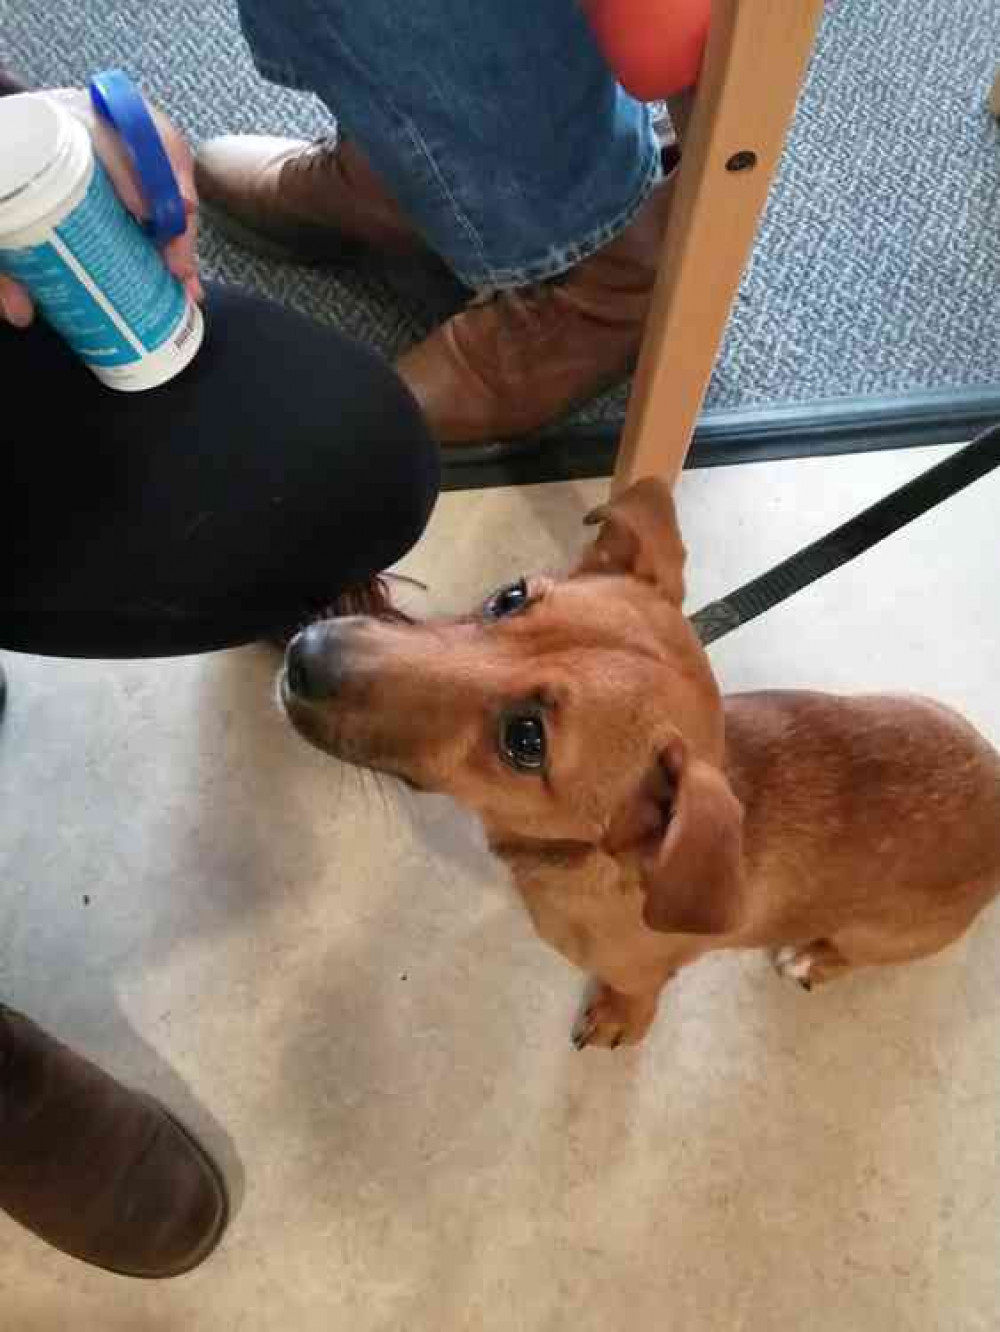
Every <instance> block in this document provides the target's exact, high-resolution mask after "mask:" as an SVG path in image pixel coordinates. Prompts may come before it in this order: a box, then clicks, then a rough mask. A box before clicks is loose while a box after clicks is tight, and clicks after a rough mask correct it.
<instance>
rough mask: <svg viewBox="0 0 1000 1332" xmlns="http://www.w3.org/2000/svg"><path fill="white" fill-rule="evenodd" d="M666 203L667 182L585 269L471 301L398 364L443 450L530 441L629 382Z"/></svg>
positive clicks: (583, 265) (587, 261)
mask: <svg viewBox="0 0 1000 1332" xmlns="http://www.w3.org/2000/svg"><path fill="white" fill-rule="evenodd" d="M671 193H672V181H671V180H670V179H666V180H664V181H662V182H661V183H660V184H659V185H657V186H656V188H655V189H654V191H653V193H652V195H651V196H650V197H649V199H647V201H646V202H645V203H644V204H643V206H642V208H640V210H639V212H638V214H637V215H636V217H635V218H634V219H633V221H632V223H631V224H630V225H629V226H628V227H627V228H626V229H625V231H624V232H622V234H621V235H620V236H618V237H616V239H615V240H613V241H611V243H610V244H609V245H605V246H604V248H603V249H601V250H599V251H598V252H597V253H596V254H593V255H591V256H590V258H589V259H585V260H583V262H582V263H580V264H577V266H576V267H575V268H573V269H571V270H570V271H569V272H568V273H565V274H563V275H561V276H560V277H558V278H555V279H553V280H551V281H548V282H540V283H537V284H536V285H534V286H531V287H522V288H518V289H516V290H511V291H500V292H497V293H495V294H493V295H490V296H488V297H485V298H479V299H477V300H475V301H473V302H472V304H471V305H469V306H468V307H467V308H466V309H465V310H463V311H462V312H461V313H460V314H457V315H454V316H453V317H452V318H451V319H449V320H448V322H447V323H445V324H443V325H442V326H441V327H440V328H439V329H436V330H435V331H434V332H433V333H432V334H431V335H430V337H428V338H427V339H425V341H423V342H421V343H419V344H418V345H417V346H416V347H414V348H412V349H411V350H410V351H408V352H406V353H405V354H404V355H403V356H402V357H401V358H400V359H399V360H398V361H397V362H396V369H397V370H398V371H399V373H400V375H402V377H403V379H404V380H405V381H406V383H407V385H408V386H409V388H410V390H411V392H412V393H413V395H414V396H415V397H416V399H417V401H418V402H419V403H420V406H421V407H422V408H423V410H424V412H425V414H426V416H427V419H428V422H429V423H430V427H431V430H432V431H433V432H434V434H435V435H436V437H437V439H438V440H439V441H440V442H441V443H442V444H465V443H469V444H471V443H475V442H478V441H482V440H492V439H504V438H507V437H510V436H512V435H524V434H528V433H530V432H531V431H534V430H538V429H540V428H541V427H542V426H545V425H548V424H549V423H550V422H552V421H554V420H555V419H557V418H558V417H559V416H561V415H563V413H564V412H566V411H567V410H568V409H569V408H570V407H572V406H574V405H575V404H577V403H579V402H581V401H584V400H585V399H587V398H589V397H592V396H593V395H594V394H595V393H598V392H600V391H601V390H602V389H605V388H607V387H608V386H609V385H611V384H613V383H615V382H616V381H617V380H619V379H621V378H622V377H623V376H624V375H625V374H626V372H627V371H628V369H629V366H630V363H631V362H632V360H633V358H634V357H635V355H636V353H637V352H638V350H639V343H640V341H641V340H642V332H643V327H644V325H645V321H646V315H647V313H648V311H649V303H650V298H651V296H652V294H653V284H654V282H655V280H656V272H657V266H658V264H659V261H660V252H661V248H662V245H663V235H664V232H665V230H666V225H667V215H668V212H669V208H670V197H671Z"/></svg>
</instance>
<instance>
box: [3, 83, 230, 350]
mask: <svg viewBox="0 0 1000 1332" xmlns="http://www.w3.org/2000/svg"><path fill="white" fill-rule="evenodd" d="M45 96H46V97H53V98H57V99H58V100H59V101H60V102H62V104H63V105H64V106H65V107H67V108H68V110H70V111H71V112H72V113H73V115H75V116H76V117H77V119H78V120H80V121H82V122H83V124H84V125H85V126H86V127H87V130H88V131H89V133H90V137H91V139H92V140H93V143H94V149H95V151H96V153H97V155H98V157H99V158H100V159H101V162H102V163H103V164H104V168H105V170H106V171H107V173H108V175H109V176H110V178H111V182H112V184H113V185H114V187H115V189H116V190H117V192H118V195H119V197H120V198H121V201H122V203H123V204H124V205H125V207H126V208H127V209H128V210H129V212H130V213H131V214H132V215H133V217H136V218H138V219H139V221H140V222H141V221H145V219H146V218H147V217H148V211H147V209H146V204H145V200H144V199H143V196H142V190H141V188H140V186H139V182H138V178H137V177H136V174H135V171H134V170H133V168H132V164H131V162H130V161H129V157H128V153H127V152H126V151H125V147H124V145H123V144H122V141H121V140H120V139H119V137H118V135H117V134H116V133H115V131H114V130H113V129H112V128H111V126H110V125H109V124H107V122H106V121H104V120H102V119H101V118H100V117H99V116H98V115H96V114H95V112H94V108H93V107H92V105H91V102H90V96H89V94H88V93H86V92H85V91H84V90H83V89H79V88H58V89H47V90H46V92H45ZM147 106H149V104H148V103H147ZM149 112H150V114H151V115H152V117H153V120H154V122H155V124H156V128H157V130H158V131H159V133H160V137H161V138H162V140H163V147H164V150H165V151H166V154H167V156H168V157H169V159H170V164H171V166H172V167H173V169H174V175H175V176H176V177H177V184H178V187H179V189H180V192H181V197H182V198H183V200H184V208H185V212H186V213H187V227H186V228H185V230H184V234H183V235H181V236H176V237H174V239H173V240H170V241H168V242H167V244H166V245H165V246H164V247H163V258H164V260H165V261H166V264H167V267H168V268H169V269H170V271H171V273H173V274H174V276H175V277H176V278H177V279H178V280H179V281H180V282H181V283H183V285H184V287H185V289H186V291H187V292H188V294H189V295H190V296H191V297H192V298H193V299H194V300H196V301H200V300H202V298H203V296H204V292H203V291H202V286H201V282H200V281H199V278H198V257H197V252H196V242H197V234H198V193H197V190H196V189H195V184H194V158H193V157H192V154H191V149H190V148H189V147H188V145H187V143H186V142H185V140H184V138H183V136H182V135H181V133H180V131H179V130H178V129H177V127H176V126H175V125H174V124H173V123H172V122H171V121H170V120H168V119H167V117H166V116H165V115H164V114H163V112H162V111H159V110H157V108H156V107H155V106H149ZM34 313H35V312H34V307H33V305H32V303H31V297H30V296H29V295H28V293H27V292H26V291H25V289H24V288H23V287H22V286H21V285H20V284H19V283H17V282H15V281H14V280H13V278H9V277H6V276H4V275H3V274H0V320H4V319H5V320H6V321H7V322H8V323H10V324H13V325H14V326H15V327H17V328H27V326H28V325H29V324H30V323H31V321H32V319H33V318H34Z"/></svg>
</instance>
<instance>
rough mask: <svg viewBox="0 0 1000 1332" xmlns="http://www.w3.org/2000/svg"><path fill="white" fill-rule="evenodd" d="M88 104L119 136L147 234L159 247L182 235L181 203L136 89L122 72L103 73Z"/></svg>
mask: <svg viewBox="0 0 1000 1332" xmlns="http://www.w3.org/2000/svg"><path fill="white" fill-rule="evenodd" d="M90 100H91V101H92V102H93V104H94V109H95V111H96V112H97V114H98V115H99V116H100V117H101V118H102V119H103V120H106V121H107V122H108V124H109V125H110V126H111V127H112V128H113V129H114V130H116V131H117V132H118V135H119V137H120V138H121V141H122V143H123V144H124V145H125V149H126V151H127V153H128V155H129V158H130V160H131V162H132V165H133V166H134V167H135V170H136V174H137V175H138V177H139V184H140V185H141V186H142V192H143V195H144V196H145V200H146V206H147V208H148V209H149V221H148V222H147V223H146V230H147V231H148V232H149V234H150V235H151V236H152V237H153V239H154V240H155V241H159V242H160V243H163V242H164V241H168V240H172V239H173V237H174V236H181V235H183V233H184V229H185V228H186V226H187V213H186V211H185V208H184V200H183V199H182V198H181V192H180V189H179V188H178V185H177V177H176V176H175V175H174V169H173V167H172V166H171V165H170V158H169V157H168V156H167V154H166V150H165V149H164V147H163V140H162V139H161V138H160V135H159V131H158V130H157V128H156V125H155V124H154V122H153V117H152V116H151V115H150V114H149V109H148V108H147V106H146V103H145V101H144V100H143V97H142V94H141V93H140V92H139V89H138V88H137V87H136V86H135V84H134V83H133V82H132V80H131V79H130V78H129V76H128V75H127V74H126V73H125V72H124V71H123V70H120V69H106V70H104V71H103V72H102V73H100V74H95V75H94V77H93V78H92V79H91V81H90Z"/></svg>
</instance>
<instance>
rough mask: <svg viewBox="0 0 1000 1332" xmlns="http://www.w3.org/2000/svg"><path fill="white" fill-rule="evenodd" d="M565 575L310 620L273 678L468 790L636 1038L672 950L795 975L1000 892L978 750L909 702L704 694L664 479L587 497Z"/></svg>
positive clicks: (987, 776)
mask: <svg viewBox="0 0 1000 1332" xmlns="http://www.w3.org/2000/svg"><path fill="white" fill-rule="evenodd" d="M587 521H588V522H590V523H599V524H601V527H600V531H599V533H598V535H597V539H596V540H595V541H594V542H593V544H592V545H591V546H590V547H589V549H588V550H587V551H586V552H585V553H584V555H583V558H582V560H581V562H580V565H579V567H578V568H577V569H576V571H575V572H574V573H573V574H572V575H571V576H570V577H569V578H568V579H566V580H565V581H562V582H554V581H551V580H549V579H545V578H538V579H528V580H522V581H520V582H517V583H513V584H511V585H510V586H509V587H505V588H503V589H501V590H500V591H499V592H496V593H494V595H493V596H491V597H490V598H489V599H488V600H487V601H486V603H485V605H484V606H483V607H481V608H480V609H479V610H477V611H476V612H475V613H473V614H472V615H469V616H467V617H465V618H462V619H458V620H450V621H447V622H441V623H427V624H419V625H414V624H409V623H393V622H387V621H383V620H373V619H347V620H331V621H326V622H322V623H318V624H315V625H312V626H310V627H309V628H307V629H305V630H304V631H303V632H302V633H300V634H299V635H298V637H296V638H295V639H294V641H293V642H292V643H291V645H290V647H289V650H288V656H287V660H286V666H285V670H284V673H283V675H282V678H281V683H280V690H281V695H282V700H283V702H284V705H285V707H286V709H287V712H288V715H289V716H290V718H291V720H292V722H293V723H294V725H295V726H296V727H297V728H298V730H299V731H300V732H301V733H302V734H303V735H304V736H305V737H306V738H307V739H308V740H310V741H311V742H312V743H313V744H315V745H317V746H319V747H320V748H321V749H323V750H326V751H327V752H329V753H331V754H334V755H336V756H337V757H339V758H341V759H344V760H346V761H347V762H349V763H354V764H359V765H362V766H365V767H368V768H373V769H376V770H378V771H380V772H386V773H391V774H394V775H395V776H397V777H399V778H401V779H402V780H403V781H404V782H406V783H408V784H409V785H411V786H414V787H417V788H419V789H421V790H427V791H438V792H445V793H447V794H449V795H451V796H453V797H454V798H455V799H456V800H458V801H459V802H460V803H461V804H463V805H466V806H468V807H469V808H470V809H471V810H473V811H474V812H475V813H476V814H477V815H478V816H479V818H480V819H481V820H482V822H483V824H484V825H485V828H486V832H487V834H488V837H489V842H490V845H491V847H492V849H493V851H494V852H495V853H496V854H497V855H498V856H500V857H501V859H502V860H503V861H505V862H506V864H507V865H508V866H509V868H510V870H511V872H512V874H513V877H514V882H515V884H516V885H517V888H518V890H519V892H520V894H521V896H522V898H523V899H524V902H525V905H526V906H527V908H528V911H529V913H530V915H531V918H532V921H533V922H534V925H535V928H536V930H537V931H538V933H539V934H540V935H541V936H542V938H543V939H545V940H547V941H548V943H550V944H551V945H552V946H553V947H554V948H557V949H558V950H559V951H560V952H561V953H563V954H564V955H565V956H566V957H567V958H569V959H570V961H571V962H574V963H575V964H576V965H577V966H579V967H582V968H583V969H584V970H585V971H587V972H589V973H591V974H592V975H593V976H595V977H596V978H597V980H598V982H599V988H598V989H597V991H596V993H595V997H594V999H593V1001H592V1002H591V1004H590V1005H589V1007H588V1008H587V1010H586V1012H585V1013H584V1015H583V1017H582V1018H581V1020H580V1022H579V1023H578V1025H577V1028H576V1031H575V1033H574V1040H575V1042H576V1044H577V1045H578V1046H579V1047H582V1046H584V1045H595V1046H610V1047H614V1046H617V1045H619V1044H626V1045H627V1044H634V1043H636V1042H638V1041H640V1040H641V1039H642V1037H643V1036H644V1035H645V1033H646V1032H647V1030H648V1029H649V1026H650V1024H651V1022H652V1020H653V1017H654V1016H655V1013H656V1008H657V1003H658V1000H659V997H660V992H661V990H662V989H663V987H664V985H665V984H666V982H667V981H668V980H669V979H670V977H671V976H673V975H674V973H675V972H676V971H677V970H678V969H679V968H680V967H684V966H687V965H688V964H689V963H691V962H694V961H695V960H696V959H697V958H699V957H701V956H702V954H704V953H707V952H710V951H712V950H714V949H719V948H769V949H771V950H773V956H774V961H775V965H776V966H777V968H778V970H779V971H780V972H781V973H782V974H784V975H785V976H788V977H790V978H792V979H794V980H796V981H798V982H799V983H800V984H802V985H803V986H805V987H806V988H811V987H812V986H814V985H818V984H821V983H823V982H825V981H828V980H831V979H832V978H833V977H835V976H840V975H843V974H844V973H845V972H847V971H849V970H850V969H852V968H854V967H859V966H870V965H872V964H879V963H889V962H904V961H907V960H909V959H911V958H918V957H923V956H925V955H926V954H928V953H933V952H936V951H937V950H938V949H939V948H942V947H944V945H945V944H948V943H950V942H951V941H952V940H953V939H957V938H958V936H959V935H960V934H961V933H962V932H963V931H964V930H965V929H966V928H967V927H968V925H969V924H970V923H971V922H972V921H973V919H974V918H975V916H976V915H977V913H978V912H979V911H981V910H982V908H983V907H984V906H986V904H987V903H988V902H989V901H990V900H991V899H992V898H993V896H994V895H995V894H996V892H997V891H998V889H1000V755H998V754H997V753H996V751H995V750H994V749H993V748H992V747H991V746H990V745H989V744H987V742H986V741H985V740H984V739H983V738H982V737H981V736H980V735H979V734H978V733H977V732H976V731H975V730H974V729H973V728H972V726H970V725H969V724H968V723H967V722H965V721H964V720H963V719H962V718H961V717H959V716H957V715H956V714H955V713H953V712H951V711H950V710H949V709H947V708H945V707H942V706H939V705H938V704H936V703H931V702H926V701H924V700H921V699H916V698H902V697H887V696H886V697H875V696H871V697H858V698H844V697H839V696H835V695H832V694H820V693H806V692H794V691H788V692H766V693H753V694H736V695H730V696H728V697H725V698H723V697H721V696H720V694H719V690H718V688H717V686H716V683H715V679H714V678H713V675H712V671H711V669H710V667H709V664H708V659H707V657H706V655H705V653H704V651H703V650H702V648H701V646H700V644H699V643H698V640H697V638H696V637H695V634H694V632H693V631H692V629H691V628H690V626H689V625H688V622H687V620H686V619H685V618H684V615H683V614H682V612H681V603H682V601H683V597H684V582H683V566H684V546H683V543H682V541H681V537H680V533H679V531H678V528H677V521H676V517H675V514H674V507H673V503H672V501H671V498H670V494H669V491H668V490H667V489H666V487H665V486H663V485H661V484H660V483H658V482H654V481H646V482H641V483H640V484H638V485H637V486H634V487H633V488H632V489H631V490H629V491H628V492H627V493H626V494H624V495H623V496H622V497H621V498H620V499H619V500H617V501H615V502H613V503H611V504H609V505H607V506H605V507H603V508H600V509H598V510H597V511H596V512H595V513H593V514H591V515H590V516H589V517H588V519H587Z"/></svg>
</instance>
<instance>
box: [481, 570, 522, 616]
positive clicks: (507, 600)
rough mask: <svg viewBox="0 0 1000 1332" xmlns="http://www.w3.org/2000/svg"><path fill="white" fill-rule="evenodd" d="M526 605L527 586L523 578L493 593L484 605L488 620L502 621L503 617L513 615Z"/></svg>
mask: <svg viewBox="0 0 1000 1332" xmlns="http://www.w3.org/2000/svg"><path fill="white" fill-rule="evenodd" d="M527 603H528V584H527V582H526V581H525V579H523V578H519V579H518V580H517V582H516V583H510V584H508V586H507V587H502V588H501V589H500V591H499V592H494V593H493V595H492V597H490V599H489V601H488V602H487V603H486V615H487V618H488V619H490V620H502V619H503V618H504V616H505V615H513V614H514V612H515V611H518V610H520V609H521V608H522V606H526V605H527Z"/></svg>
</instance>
